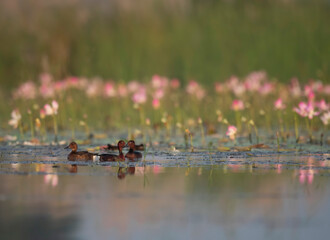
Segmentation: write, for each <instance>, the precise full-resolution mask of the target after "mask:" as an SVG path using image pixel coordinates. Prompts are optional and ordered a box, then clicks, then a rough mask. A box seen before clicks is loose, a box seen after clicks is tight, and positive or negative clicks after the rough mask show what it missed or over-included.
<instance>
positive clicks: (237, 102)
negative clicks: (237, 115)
mask: <svg viewBox="0 0 330 240" xmlns="http://www.w3.org/2000/svg"><path fill="white" fill-rule="evenodd" d="M231 109H232V110H234V111H240V110H243V109H244V103H243V101H241V100H238V99H235V100H234V101H233V103H232V104H231Z"/></svg>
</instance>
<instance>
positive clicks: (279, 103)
mask: <svg viewBox="0 0 330 240" xmlns="http://www.w3.org/2000/svg"><path fill="white" fill-rule="evenodd" d="M274 107H275V109H276V110H283V109H285V108H286V106H285V104H283V101H282V98H279V99H277V100H276V101H275V102H274Z"/></svg>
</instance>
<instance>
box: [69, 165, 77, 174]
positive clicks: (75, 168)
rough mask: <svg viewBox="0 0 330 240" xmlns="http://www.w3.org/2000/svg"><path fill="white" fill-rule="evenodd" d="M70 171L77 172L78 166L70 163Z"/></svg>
mask: <svg viewBox="0 0 330 240" xmlns="http://www.w3.org/2000/svg"><path fill="white" fill-rule="evenodd" d="M69 172H70V173H77V172H78V166H77V165H76V164H73V165H71V167H70V169H69Z"/></svg>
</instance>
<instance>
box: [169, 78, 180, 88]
mask: <svg viewBox="0 0 330 240" xmlns="http://www.w3.org/2000/svg"><path fill="white" fill-rule="evenodd" d="M170 86H171V88H173V89H177V88H179V87H180V81H179V80H178V79H176V78H174V79H172V80H171V82H170Z"/></svg>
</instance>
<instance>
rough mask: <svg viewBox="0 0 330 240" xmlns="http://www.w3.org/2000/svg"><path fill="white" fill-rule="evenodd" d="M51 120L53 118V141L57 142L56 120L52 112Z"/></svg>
mask: <svg viewBox="0 0 330 240" xmlns="http://www.w3.org/2000/svg"><path fill="white" fill-rule="evenodd" d="M53 120H54V135H55V139H54V141H55V143H57V132H58V129H57V121H56V115H55V114H53Z"/></svg>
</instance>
